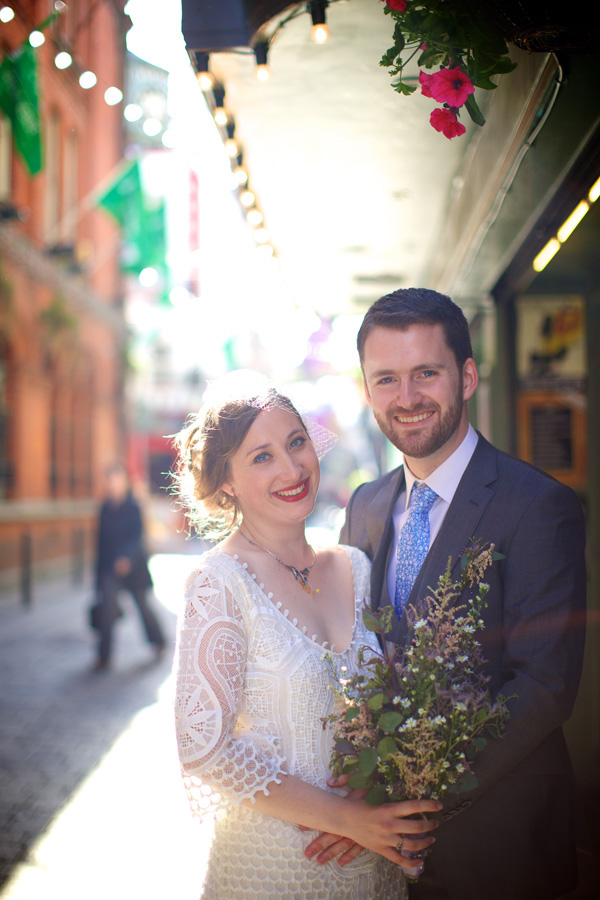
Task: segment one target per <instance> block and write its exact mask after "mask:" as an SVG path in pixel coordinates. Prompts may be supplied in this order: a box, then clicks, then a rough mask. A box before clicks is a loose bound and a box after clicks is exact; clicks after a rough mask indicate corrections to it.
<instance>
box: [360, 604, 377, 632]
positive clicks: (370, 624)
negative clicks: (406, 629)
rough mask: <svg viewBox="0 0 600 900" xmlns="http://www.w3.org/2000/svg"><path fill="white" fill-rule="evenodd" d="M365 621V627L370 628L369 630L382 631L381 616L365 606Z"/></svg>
mask: <svg viewBox="0 0 600 900" xmlns="http://www.w3.org/2000/svg"><path fill="white" fill-rule="evenodd" d="M362 616H363V622H364V623H365V628H368V630H369V631H376V632H378V633H379V632H380V631H381V623H380V621H379V616H377V615H376V614H375V613H374V612H373V610H371V609H368V608H365V609H363V614H362Z"/></svg>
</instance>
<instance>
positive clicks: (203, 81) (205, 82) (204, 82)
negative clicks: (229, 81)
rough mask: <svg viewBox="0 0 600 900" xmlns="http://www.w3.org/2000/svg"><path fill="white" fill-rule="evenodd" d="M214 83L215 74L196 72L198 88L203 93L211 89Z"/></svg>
mask: <svg viewBox="0 0 600 900" xmlns="http://www.w3.org/2000/svg"><path fill="white" fill-rule="evenodd" d="M214 83H215V76H214V75H213V74H212V73H211V72H198V84H199V85H200V90H201V91H203V92H204V93H205V94H206V92H207V91H212V89H213V86H214Z"/></svg>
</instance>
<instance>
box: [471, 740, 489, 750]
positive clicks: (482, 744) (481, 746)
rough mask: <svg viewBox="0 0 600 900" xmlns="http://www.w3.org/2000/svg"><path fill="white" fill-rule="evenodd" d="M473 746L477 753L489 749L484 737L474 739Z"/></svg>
mask: <svg viewBox="0 0 600 900" xmlns="http://www.w3.org/2000/svg"><path fill="white" fill-rule="evenodd" d="M471 744H472V745H473V746H474V747H475V749H476V750H477V752H478V753H479V752H480V751H481V750H485V748H486V747H487V741H486V739H485V738H484V737H476V738H473V740H472V741H471Z"/></svg>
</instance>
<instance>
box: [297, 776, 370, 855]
mask: <svg viewBox="0 0 600 900" xmlns="http://www.w3.org/2000/svg"><path fill="white" fill-rule="evenodd" d="M349 777H350V776H349V775H341V776H340V777H339V778H328V779H327V784H328V785H329V787H334V788H335V787H337V788H339V787H346V785H347V783H348V778H349ZM366 795H367V791H350V793H349V794H348V795H347V798H346V799H348V800H362V799H364V797H365V796H366ZM363 850H364V847H361V846H360V844H355V843H354V841H353V840H351V838H346V837H341V835H339V834H327V833H326V832H323V833H322V834H320V835H319V837H317V838H315V839H314V841H311V843H310V844H309V845H308V847H307V848H306V850H305V851H304V853H305V855H306V857H307V858H308V859H313V858H314V859H315V862H316V863H318V865H320V866H322V865H324V864H325V863H327V862H329V861H330V860H332V859H335V858H336V856H337V857H339V859H338V861H337V862H338V866H345V865H346V864H347V863H349V862H351V861H352V860H353V859H356V857H357V856H358V855H359V853H362V851H363Z"/></svg>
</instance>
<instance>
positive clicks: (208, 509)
mask: <svg viewBox="0 0 600 900" xmlns="http://www.w3.org/2000/svg"><path fill="white" fill-rule="evenodd" d="M275 406H279V407H282V408H283V409H287V410H288V411H289V412H291V413H293V414H294V415H295V416H297V417H298V420H299V421H300V423H301V424H302V427H303V428H304V429H305V430H306V426H305V425H304V422H303V421H302V417H301V415H300V413H299V412H298V410H297V409H296V407H295V406H294V404H293V403H292V401H291V400H290V399H289V398H288V397H286V396H285V395H283V394H280V393H279V392H278V391H276V390H275V389H274V388H268V389H267V390H266V391H265V392H264V393H263V394H260V395H256V396H254V397H248V398H246V397H245V398H243V399H227V400H225V401H224V402H221V403H213V404H209V405H207V406H205V407H203V408H202V409H201V410H200V412H198V413H196V414H192V415H190V416H189V417H188V420H187V423H186V425H185V427H184V428H183V429H182V430H181V431H180V432H179V434H177V435H176V436H175V440H174V443H175V446H176V448H177V450H178V452H179V464H178V470H177V473H176V474H175V475H174V480H175V488H174V490H175V492H176V493H178V494H179V498H180V502H181V505H182V506H185V507H187V510H186V513H187V516H188V518H189V519H190V521H191V522H192V523H193V524H194V525H195V527H196V529H197V531H198V532H200V533H201V534H202V535H203V536H205V537H208V538H217V537H223V536H225V535H226V534H228V533H229V532H230V531H232V529H233V528H234V527H235V526H236V525H237V523H238V518H239V510H238V507H237V504H236V501H235V498H234V497H232V496H231V495H230V494H228V493H226V492H225V491H224V490H223V488H222V486H223V484H224V482H225V481H227V479H228V477H229V460H230V459H231V457H232V456H233V455H234V454H235V453H236V451H237V450H238V449H239V448H240V446H241V445H242V443H243V441H244V438H245V437H246V435H247V434H248V431H249V430H250V426H251V425H252V423H253V422H254V420H255V419H256V417H257V416H258V415H260V413H261V412H262V411H263V410H265V409H272V408H273V407H275ZM307 433H308V432H307Z"/></svg>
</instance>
